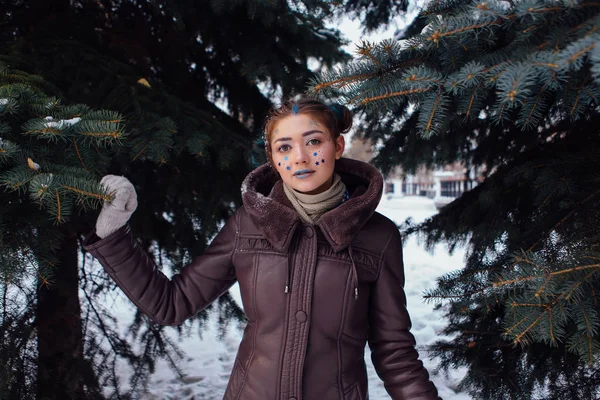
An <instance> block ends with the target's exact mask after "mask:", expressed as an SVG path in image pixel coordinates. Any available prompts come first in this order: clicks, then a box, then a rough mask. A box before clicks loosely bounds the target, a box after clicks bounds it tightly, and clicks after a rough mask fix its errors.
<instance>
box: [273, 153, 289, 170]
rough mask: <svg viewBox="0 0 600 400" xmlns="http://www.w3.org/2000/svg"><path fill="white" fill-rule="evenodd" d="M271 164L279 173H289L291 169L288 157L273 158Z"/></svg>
mask: <svg viewBox="0 0 600 400" xmlns="http://www.w3.org/2000/svg"><path fill="white" fill-rule="evenodd" d="M273 163H274V164H275V168H276V169H277V171H279V172H283V171H289V170H290V169H291V168H290V162H289V157H287V156H285V157H284V156H278V157H273Z"/></svg>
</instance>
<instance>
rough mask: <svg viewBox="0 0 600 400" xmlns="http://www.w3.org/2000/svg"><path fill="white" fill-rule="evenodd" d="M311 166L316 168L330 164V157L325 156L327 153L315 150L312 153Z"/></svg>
mask: <svg viewBox="0 0 600 400" xmlns="http://www.w3.org/2000/svg"><path fill="white" fill-rule="evenodd" d="M312 159H313V164H314V165H315V166H316V167H324V166H325V165H327V164H328V163H330V162H332V161H331V157H330V156H329V155H328V154H327V151H324V150H317V151H315V152H313V153H312Z"/></svg>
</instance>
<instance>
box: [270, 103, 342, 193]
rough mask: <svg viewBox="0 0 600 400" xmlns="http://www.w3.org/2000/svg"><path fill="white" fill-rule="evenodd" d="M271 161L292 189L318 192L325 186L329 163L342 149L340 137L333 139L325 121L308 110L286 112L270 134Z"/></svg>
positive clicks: (329, 179)
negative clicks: (318, 118) (289, 113)
mask: <svg viewBox="0 0 600 400" xmlns="http://www.w3.org/2000/svg"><path fill="white" fill-rule="evenodd" d="M269 144H270V146H271V152H272V155H273V164H274V166H275V168H276V169H277V172H279V175H281V179H282V180H283V181H284V182H285V183H286V184H287V185H288V186H289V187H291V188H293V189H294V190H296V191H298V192H301V193H306V194H318V193H321V192H324V191H325V190H327V189H329V187H330V186H331V183H332V181H333V167H334V165H335V160H338V159H339V158H340V157H341V156H342V153H343V152H344V138H343V136H339V137H338V138H337V139H336V140H333V138H332V136H331V134H330V133H329V131H328V130H327V129H326V128H325V125H323V124H322V123H320V122H319V121H318V120H317V119H316V118H314V117H313V116H311V115H309V114H297V115H288V116H287V117H285V118H282V119H281V120H279V122H278V123H277V124H275V126H274V127H273V133H272V134H271V141H270V143H269Z"/></svg>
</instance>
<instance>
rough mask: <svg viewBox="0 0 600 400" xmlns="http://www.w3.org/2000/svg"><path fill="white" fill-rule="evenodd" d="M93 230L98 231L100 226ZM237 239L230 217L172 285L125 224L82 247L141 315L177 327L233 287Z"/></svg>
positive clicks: (232, 218)
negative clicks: (95, 259) (96, 261)
mask: <svg viewBox="0 0 600 400" xmlns="http://www.w3.org/2000/svg"><path fill="white" fill-rule="evenodd" d="M133 193H134V194H135V191H134V192H133ZM117 198H118V194H117ZM115 200H116V199H115ZM129 202H130V201H129ZM127 203H128V201H121V202H120V204H123V205H125V204H127ZM134 208H135V207H134ZM103 211H104V210H103ZM100 217H102V212H101V216H100ZM100 217H99V220H100ZM127 219H128V218H127ZM127 219H125V222H124V223H126V222H127ZM99 222H101V221H99ZM96 229H97V231H98V224H97V226H96ZM236 240H237V235H236V222H235V217H231V218H230V219H229V221H227V223H226V224H225V226H224V227H223V228H222V229H221V231H220V232H219V234H218V235H217V236H216V237H215V238H214V239H213V241H212V243H211V244H210V246H209V247H208V248H207V250H206V251H205V252H204V253H203V254H202V255H201V256H199V257H196V258H195V259H194V260H193V261H192V262H191V263H190V264H188V265H187V266H185V267H184V268H183V269H182V270H181V273H179V274H176V275H174V276H173V278H172V279H171V280H169V279H168V278H167V277H166V276H165V275H164V274H163V273H162V272H161V271H160V270H159V269H158V268H157V266H156V265H155V263H154V262H153V261H152V260H151V259H150V257H149V256H148V255H147V254H146V252H145V251H144V250H143V249H142V248H141V247H140V245H139V244H138V242H137V241H136V239H135V238H134V236H133V235H132V233H131V231H130V229H129V227H128V226H127V225H124V226H121V227H120V228H118V229H117V230H116V231H114V232H112V233H109V234H108V236H106V237H104V238H100V237H98V236H97V235H96V234H94V235H91V236H90V237H88V238H87V239H86V241H85V242H84V248H85V249H86V250H87V251H89V252H90V253H91V254H92V255H93V256H94V257H96V258H97V259H98V261H99V262H100V264H102V266H103V267H104V269H105V270H106V272H107V273H108V274H109V275H110V277H111V278H112V279H113V280H114V281H115V282H116V283H117V285H118V286H119V287H120V288H121V289H122V290H123V292H124V293H125V294H126V295H127V297H129V299H130V300H131V301H132V302H133V303H134V304H135V305H136V306H137V307H138V308H139V309H140V310H141V311H142V312H143V313H144V314H146V315H148V317H150V318H151V319H152V320H153V321H155V322H157V323H159V324H162V325H178V324H180V323H181V322H183V321H184V320H186V319H187V318H189V317H190V316H192V315H194V314H196V313H197V312H198V311H200V310H202V309H203V308H204V307H206V306H208V305H209V304H210V303H211V302H212V301H213V300H215V299H216V298H217V297H219V296H220V295H222V294H223V293H224V292H226V291H227V290H228V289H229V288H230V287H231V285H233V283H234V282H235V280H236V278H235V271H234V268H233V260H232V259H233V254H234V251H235V243H236Z"/></svg>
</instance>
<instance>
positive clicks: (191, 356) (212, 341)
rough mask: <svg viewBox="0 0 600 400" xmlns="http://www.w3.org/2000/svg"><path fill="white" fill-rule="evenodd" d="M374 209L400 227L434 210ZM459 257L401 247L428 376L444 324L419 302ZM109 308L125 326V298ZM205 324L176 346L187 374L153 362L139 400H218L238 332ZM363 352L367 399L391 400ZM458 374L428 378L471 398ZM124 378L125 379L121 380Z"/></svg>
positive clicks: (412, 204) (397, 203) (414, 206)
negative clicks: (431, 351) (429, 349)
mask: <svg viewBox="0 0 600 400" xmlns="http://www.w3.org/2000/svg"><path fill="white" fill-rule="evenodd" d="M377 211H379V212H380V213H382V214H383V215H385V216H387V217H388V218H390V219H392V220H393V221H395V222H396V223H401V222H403V221H404V220H405V219H406V218H408V217H412V218H413V220H414V221H415V222H418V221H422V220H424V219H425V218H427V217H429V216H431V215H433V214H434V213H435V212H436V209H435V207H434V205H433V201H432V200H430V199H427V198H423V197H404V198H400V199H394V200H386V199H383V200H382V201H381V203H380V205H379V207H378V209H377ZM463 258H464V252H463V251H461V250H459V251H456V252H455V253H454V254H453V255H452V256H450V255H448V253H447V251H446V250H445V248H444V247H443V246H439V247H438V248H436V249H435V252H434V253H433V254H431V253H428V252H426V251H425V250H424V249H423V247H422V246H420V245H419V244H418V243H417V242H416V239H414V238H409V239H408V240H406V242H405V244H404V264H405V274H406V286H405V290H406V296H407V304H408V310H409V312H410V315H411V318H412V322H413V328H412V333H413V334H414V335H415V337H416V340H417V346H418V347H419V348H420V354H421V358H422V359H423V362H424V364H425V366H426V367H427V369H428V370H429V371H430V374H432V372H433V370H434V369H435V367H436V364H437V362H436V360H432V361H430V360H429V359H428V358H427V354H426V352H425V351H424V349H421V347H425V346H426V345H428V344H430V343H433V342H434V341H435V340H437V339H439V338H440V337H441V336H440V332H441V330H442V329H443V327H444V326H445V321H444V319H443V317H442V315H441V313H440V312H434V310H433V304H426V303H424V302H423V300H422V296H423V292H424V291H425V290H427V289H431V288H433V287H434V286H435V279H436V278H437V277H438V276H440V275H443V274H445V273H447V272H450V271H453V270H455V269H458V268H460V267H461V266H462V263H463ZM232 295H233V296H234V298H235V299H237V300H238V301H240V300H239V299H240V294H239V290H238V288H237V286H234V288H233V289H232ZM112 300H114V299H112ZM112 300H111V302H112ZM112 304H114V307H115V310H114V312H115V314H116V315H117V318H118V319H119V320H120V321H122V322H123V324H122V326H123V327H125V326H126V324H127V322H128V321H130V320H131V316H132V314H133V306H132V305H131V303H129V301H128V300H127V299H126V298H124V296H119V298H118V299H117V300H116V301H115V302H114V303H112ZM209 326H210V328H209V329H207V330H206V331H204V333H203V334H202V338H199V337H198V336H197V335H193V336H190V337H185V338H183V339H182V341H181V342H179V344H180V346H181V348H182V349H183V351H184V352H185V354H186V357H185V359H184V360H182V362H181V363H180V366H181V368H182V370H183V371H184V372H185V374H186V376H185V377H184V378H183V379H180V378H179V377H177V376H176V375H175V374H174V373H173V372H172V371H171V369H170V368H169V367H168V366H167V364H166V362H164V361H160V362H159V363H158V364H157V368H156V372H155V373H154V374H153V375H152V377H151V378H150V384H149V387H148V391H147V393H145V394H143V395H142V397H141V399H143V400H155V399H181V400H183V399H188V400H192V399H193V400H199V399H210V400H217V399H222V398H223V393H224V392H225V388H226V386H227V380H228V378H229V373H230V371H231V368H232V367H233V361H234V358H235V354H236V351H237V347H238V344H239V342H240V340H241V335H242V332H241V331H239V330H238V329H237V328H236V327H235V326H232V327H231V328H230V329H229V331H228V332H227V334H226V335H225V337H224V339H223V340H222V341H219V340H218V339H217V337H218V335H219V332H218V330H217V328H216V326H217V324H216V318H213V319H212V320H211V322H210V324H209ZM173 337H174V338H176V337H177V334H176V333H175V332H173ZM365 352H366V354H365V360H367V368H368V372H369V394H370V398H371V399H372V400H378V399H389V398H390V397H389V396H388V394H387V393H386V391H385V389H384V387H383V384H382V382H381V381H380V379H379V378H378V376H377V374H376V373H375V370H374V368H373V366H372V365H371V363H370V356H369V354H368V353H369V350H368V347H367V348H366V349H365ZM463 375H464V371H460V370H459V371H454V372H453V373H451V374H450V377H448V378H446V377H444V376H443V374H440V375H432V377H431V379H432V381H433V382H434V383H435V384H436V386H437V388H438V390H439V392H440V396H441V397H442V398H444V399H445V400H468V399H470V397H469V396H468V395H467V394H464V393H457V392H456V390H455V388H456V387H457V385H458V382H459V380H460V379H461V377H462V376H463ZM124 380H125V381H126V379H124Z"/></svg>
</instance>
